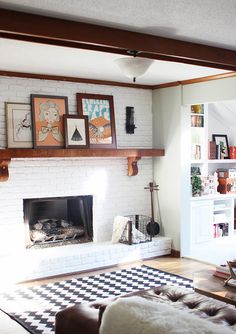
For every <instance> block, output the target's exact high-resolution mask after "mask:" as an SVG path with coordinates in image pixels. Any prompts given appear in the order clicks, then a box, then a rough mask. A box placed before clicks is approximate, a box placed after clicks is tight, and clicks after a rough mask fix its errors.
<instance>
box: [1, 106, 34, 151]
mask: <svg viewBox="0 0 236 334" xmlns="http://www.w3.org/2000/svg"><path fill="white" fill-rule="evenodd" d="M5 108H6V122H7V147H8V148H32V147H33V138H32V121H31V105H30V104H29V103H18V102H6V103H5Z"/></svg>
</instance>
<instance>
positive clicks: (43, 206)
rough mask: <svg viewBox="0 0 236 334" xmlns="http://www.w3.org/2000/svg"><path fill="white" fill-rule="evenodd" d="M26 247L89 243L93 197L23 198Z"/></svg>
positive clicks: (91, 237)
mask: <svg viewBox="0 0 236 334" xmlns="http://www.w3.org/2000/svg"><path fill="white" fill-rule="evenodd" d="M23 206H24V222H25V227H26V247H34V246H39V245H40V246H46V245H52V244H58V243H60V244H65V243H68V242H70V243H71V241H73V242H76V241H77V242H88V241H92V240H93V215H92V206H93V198H92V196H91V195H87V196H73V197H72V196H71V197H53V198H37V199H35V198H34V199H24V201H23Z"/></svg>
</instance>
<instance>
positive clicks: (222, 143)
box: [212, 134, 229, 159]
mask: <svg viewBox="0 0 236 334" xmlns="http://www.w3.org/2000/svg"><path fill="white" fill-rule="evenodd" d="M212 140H213V141H215V143H216V146H217V145H218V146H217V148H218V152H219V153H218V159H229V144H228V138H227V135H216V134H213V135H212Z"/></svg>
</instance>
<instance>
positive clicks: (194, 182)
mask: <svg viewBox="0 0 236 334" xmlns="http://www.w3.org/2000/svg"><path fill="white" fill-rule="evenodd" d="M191 186H192V196H193V197H196V196H201V193H202V180H201V177H200V176H198V175H193V176H191Z"/></svg>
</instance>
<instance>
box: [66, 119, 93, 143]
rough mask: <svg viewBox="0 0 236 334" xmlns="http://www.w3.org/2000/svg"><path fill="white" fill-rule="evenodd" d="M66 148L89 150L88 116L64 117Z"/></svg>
mask: <svg viewBox="0 0 236 334" xmlns="http://www.w3.org/2000/svg"><path fill="white" fill-rule="evenodd" d="M64 130H65V146H66V148H89V129H88V116H77V115H64Z"/></svg>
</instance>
